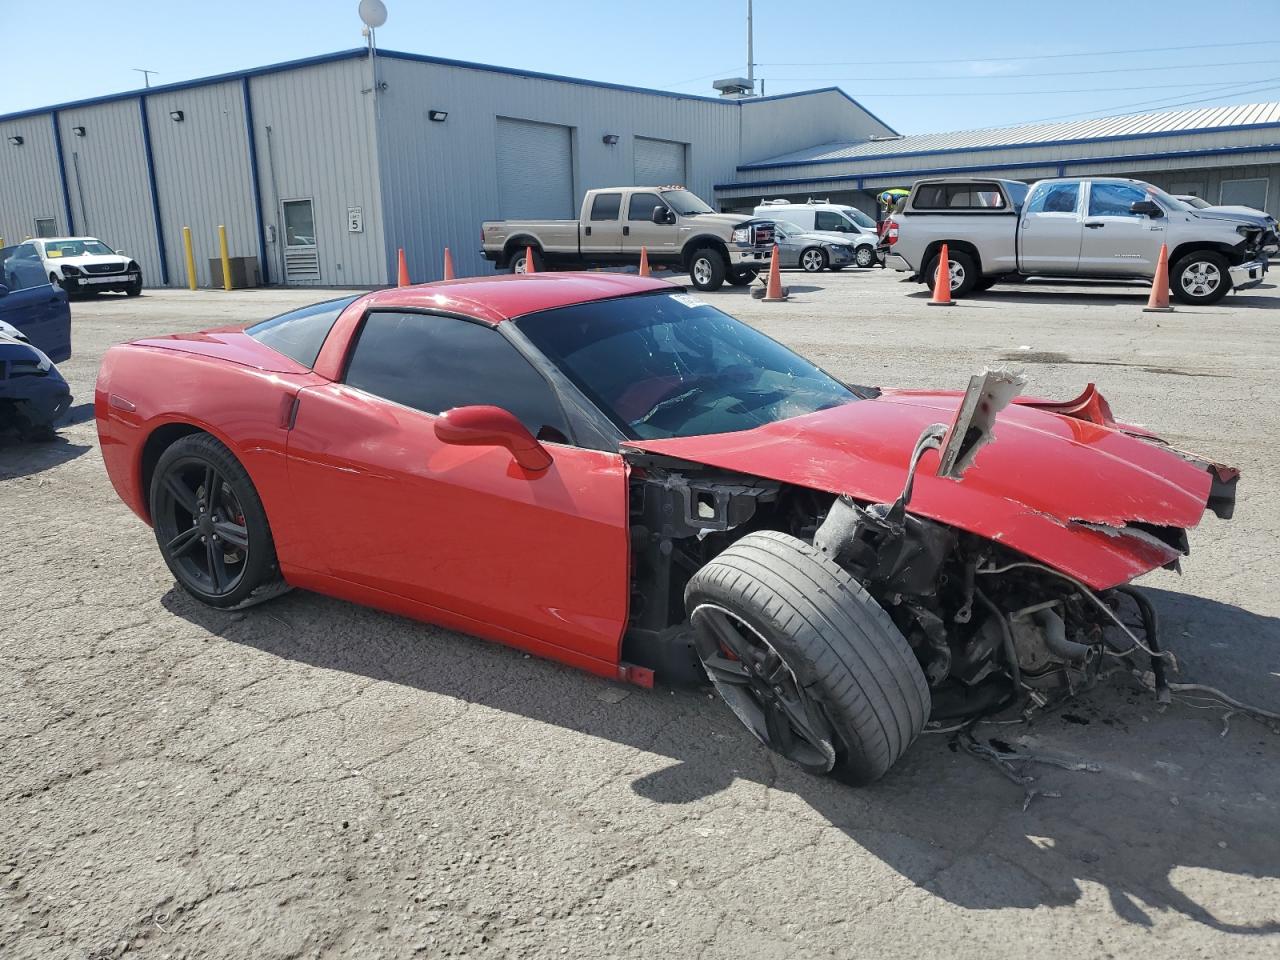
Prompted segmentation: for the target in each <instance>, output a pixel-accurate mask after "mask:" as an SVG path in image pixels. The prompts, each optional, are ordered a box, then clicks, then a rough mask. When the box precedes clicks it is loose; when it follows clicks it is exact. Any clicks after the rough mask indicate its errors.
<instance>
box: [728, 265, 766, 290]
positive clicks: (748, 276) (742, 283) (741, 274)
mask: <svg viewBox="0 0 1280 960" xmlns="http://www.w3.org/2000/svg"><path fill="white" fill-rule="evenodd" d="M757 276H759V273H758V272H757V271H755V270H752V269H751V268H750V267H741V268H739V269H737V270H731V271H730V272H729V273H727V274H726V275H725V278H724V282H725V283H727V284H729V286H731V287H746V286H750V285H751V282H752V281H753V280H755V278H756V277H757Z"/></svg>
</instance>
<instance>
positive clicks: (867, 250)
mask: <svg viewBox="0 0 1280 960" xmlns="http://www.w3.org/2000/svg"><path fill="white" fill-rule="evenodd" d="M853 259H854V262H855V263H857V265H858V266H860V267H864V268H865V267H873V266H875V263H876V248H875V247H869V246H864V247H859V248H858V249H857V252H856V253H854V255H853Z"/></svg>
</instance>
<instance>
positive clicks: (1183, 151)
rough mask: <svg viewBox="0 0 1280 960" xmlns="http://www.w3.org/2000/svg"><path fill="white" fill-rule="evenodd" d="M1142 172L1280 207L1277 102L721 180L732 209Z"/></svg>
mask: <svg viewBox="0 0 1280 960" xmlns="http://www.w3.org/2000/svg"><path fill="white" fill-rule="evenodd" d="M1088 174H1100V175H1101V174H1105V175H1108V176H1125V177H1136V178H1137V179H1140V180H1146V181H1148V182H1149V183H1154V184H1155V185H1156V186H1159V187H1162V188H1164V189H1165V190H1167V191H1169V192H1170V193H1179V194H1195V195H1196V196H1199V197H1203V198H1205V199H1206V200H1208V201H1210V202H1211V203H1222V204H1243V205H1245V206H1250V207H1257V208H1259V209H1265V210H1267V211H1268V212H1270V213H1272V214H1280V103H1255V104H1247V105H1240V106H1229V107H1210V108H1206V109H1202V110H1180V111H1172V112H1165V113H1149V114H1142V115H1131V116H1123V117H1106V118H1104V119H1101V120H1079V121H1073V122H1070V123H1038V124H1030V125H1024V126H1017V127H999V128H993V129H988V130H964V131H960V132H957V133H930V134H920V135H917V136H909V137H893V138H889V139H879V138H877V139H868V138H866V137H860V136H849V137H842V138H841V139H839V140H837V141H833V142H832V143H825V144H820V145H818V146H814V147H807V148H805V149H802V150H796V151H791V152H789V153H783V154H779V155H778V156H776V157H771V158H769V159H767V160H759V161H744V162H743V163H740V164H739V165H738V168H737V170H736V172H735V175H734V177H733V178H732V179H728V180H721V181H717V183H716V197H717V199H718V200H719V201H720V203H721V205H722V206H723V207H724V208H726V209H749V208H750V207H751V206H752V205H753V204H754V203H755V202H756V201H757V200H759V199H760V198H762V197H799V198H801V199H803V198H804V197H806V196H813V195H819V194H820V195H822V196H824V197H827V196H830V197H831V199H832V200H833V201H843V202H851V203H855V204H857V205H858V206H861V207H863V208H864V209H866V210H868V211H870V209H871V207H870V203H871V198H872V197H873V196H874V195H875V194H876V193H878V192H879V191H881V190H884V189H886V188H889V187H906V186H910V185H911V183H912V181H914V180H916V179H919V178H920V177H926V176H943V175H960V176H969V175H978V176H998V177H1004V178H1006V179H1010V180H1039V179H1042V178H1044V177H1062V176H1085V175H1088Z"/></svg>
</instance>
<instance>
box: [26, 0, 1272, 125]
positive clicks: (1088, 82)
mask: <svg viewBox="0 0 1280 960" xmlns="http://www.w3.org/2000/svg"><path fill="white" fill-rule="evenodd" d="M385 2H386V4H387V7H388V10H389V16H388V19H387V23H386V25H385V26H384V27H383V28H382V29H381V30H379V31H378V42H379V45H381V46H383V47H386V48H389V49H394V50H406V51H410V52H414V53H426V54H434V55H437V56H444V57H453V58H457V59H462V60H476V61H480V62H483V63H495V64H501V65H504V66H511V67H523V68H527V69H530V70H539V71H545V72H549V73H560V74H567V75H570V76H578V77H586V78H589V79H595V80H608V81H612V82H616V83H627V84H634V85H637V86H646V87H661V88H664V89H670V90H677V91H680V92H684V93H696V94H710V93H711V92H712V91H711V81H712V80H713V79H716V78H718V77H724V76H734V75H740V74H742V73H744V72H745V64H746V25H745V10H746V0H701V2H697V3H694V2H689V0H682V2H669V0H640V2H621V0H596V2H588V0H518V2H511V0H487V2H476V0H470V2H458V0H385ZM755 21H756V45H755V59H756V61H757V63H758V64H759V66H758V67H757V76H758V77H761V78H763V80H764V83H765V93H767V94H768V93H785V92H790V91H793V90H801V89H806V88H809V87H816V86H830V85H837V86H840V87H843V88H844V89H845V90H846V91H847V92H848V93H850V94H851V95H852V96H854V97H856V98H857V99H858V100H859V101H861V102H862V103H863V104H865V105H866V106H867V107H868V108H869V109H870V110H872V111H873V112H874V113H876V114H877V115H878V116H880V117H881V118H882V119H884V120H885V121H886V122H887V123H889V124H890V125H891V126H894V127H896V128H897V129H898V130H900V131H901V132H903V133H922V132H931V131H942V130H954V129H964V128H969V127H982V126H1000V125H1005V124H1012V123H1020V122H1024V121H1034V120H1040V119H1057V118H1059V117H1062V118H1068V117H1071V116H1077V115H1078V116H1100V115H1105V114H1109V113H1129V112H1136V111H1140V110H1160V109H1173V108H1175V107H1178V106H1181V105H1182V104H1183V102H1185V101H1196V103H1194V104H1189V105H1196V106H1198V105H1201V104H1203V105H1209V104H1213V103H1250V102H1258V101H1265V100H1280V0H1233V2H1232V3H1231V4H1229V5H1227V4H1220V5H1217V6H1214V5H1212V4H1210V5H1206V4H1205V3H1204V0H1196V2H1191V0H1160V2H1148V0H1141V2H1138V0H1129V2H1116V0H1110V2H1100V0H1075V2H1072V3H1058V2H1054V3H1049V2H1042V0H1016V2H1015V0H965V2H958V0H950V2H941V0H915V2H913V3H910V4H896V3H880V4H877V3H873V2H866V0H863V2H860V3H851V2H848V0H826V2H824V3H817V4H801V3H796V2H794V0H756V3H755ZM0 23H3V34H2V35H0V36H2V38H3V61H2V62H3V66H4V75H5V81H4V83H3V84H0V113H7V112H11V111H15V110H21V109H26V108H29V107H40V106H45V105H48V104H52V103H57V102H62V101H66V100H74V99H80V98H84V97H92V96H98V95H101V94H104V93H113V92H118V91H123V90H130V89H133V88H135V87H137V86H140V85H141V80H142V75H141V74H139V73H135V72H133V71H132V70H131V68H133V67H147V68H150V69H153V70H156V71H158V73H157V75H156V76H155V77H154V78H153V79H152V83H155V84H158V83H169V82H175V81H179V80H187V79H191V78H194V77H200V76H205V75H208V74H213V73H221V72H225V71H229V70H237V69H242V68H246V67H254V66H260V65H262V64H266V63H274V62H278V61H281V60H289V59H293V58H296V57H305V56H310V55H313V54H318V53H327V52H331V51H334V50H341V49H346V48H348V47H354V46H359V45H360V44H361V43H362V42H363V41H362V39H361V37H360V21H359V19H358V17H357V15H356V0H200V2H193V0H165V2H160V0H113V2H105V0H60V2H58V3H56V4H54V5H53V6H52V7H50V6H49V5H48V4H39V3H34V2H32V0H0ZM1264 41H1266V42H1264ZM1213 44H1222V45H1220V46H1215V45H1213ZM1168 47H1185V48H1187V49H1179V50H1163V51H1158V52H1155V51H1153V52H1129V51H1136V50H1149V49H1150V48H1168ZM1081 54H1085V56H1080V55H1081ZM905 61H914V62H905Z"/></svg>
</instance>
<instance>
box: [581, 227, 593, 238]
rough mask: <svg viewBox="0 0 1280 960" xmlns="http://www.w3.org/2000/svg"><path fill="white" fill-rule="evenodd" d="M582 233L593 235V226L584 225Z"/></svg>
mask: <svg viewBox="0 0 1280 960" xmlns="http://www.w3.org/2000/svg"><path fill="white" fill-rule="evenodd" d="M582 234H583V236H587V237H589V236H591V228H590V227H583V228H582Z"/></svg>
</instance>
